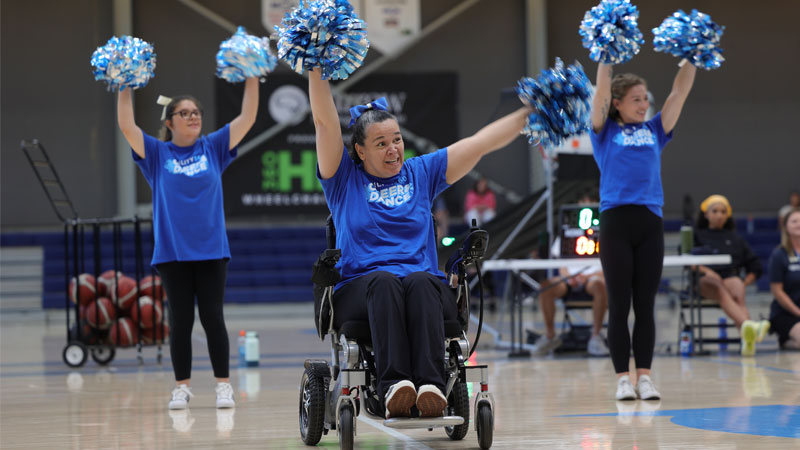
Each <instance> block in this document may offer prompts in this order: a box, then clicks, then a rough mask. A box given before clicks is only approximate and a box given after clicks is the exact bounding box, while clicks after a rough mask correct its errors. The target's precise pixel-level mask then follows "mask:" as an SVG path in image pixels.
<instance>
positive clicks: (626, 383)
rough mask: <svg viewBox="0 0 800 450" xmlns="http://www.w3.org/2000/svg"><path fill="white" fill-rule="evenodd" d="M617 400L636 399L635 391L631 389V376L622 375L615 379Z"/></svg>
mask: <svg viewBox="0 0 800 450" xmlns="http://www.w3.org/2000/svg"><path fill="white" fill-rule="evenodd" d="M616 398H617V400H636V391H634V390H633V385H632V384H631V377H630V376H628V375H623V376H621V377H619V378H618V379H617V395H616Z"/></svg>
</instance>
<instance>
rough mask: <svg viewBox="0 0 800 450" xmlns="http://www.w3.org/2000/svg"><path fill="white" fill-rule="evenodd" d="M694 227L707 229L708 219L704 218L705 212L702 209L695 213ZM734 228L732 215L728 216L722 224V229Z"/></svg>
mask: <svg viewBox="0 0 800 450" xmlns="http://www.w3.org/2000/svg"><path fill="white" fill-rule="evenodd" d="M694 227H695V228H696V229H698V230H707V229H708V219H706V214H705V213H704V212H703V211H700V213H699V214H698V215H697V223H695V225H694ZM734 228H735V226H734V224H733V217H731V216H729V217H728V220H726V221H725V223H724V224H723V225H722V229H723V230H733V229H734Z"/></svg>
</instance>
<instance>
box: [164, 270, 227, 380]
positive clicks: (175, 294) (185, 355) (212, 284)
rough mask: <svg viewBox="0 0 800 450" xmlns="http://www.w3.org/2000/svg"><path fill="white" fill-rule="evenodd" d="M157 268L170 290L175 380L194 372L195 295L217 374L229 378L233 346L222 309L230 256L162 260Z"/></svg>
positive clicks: (171, 344)
mask: <svg viewBox="0 0 800 450" xmlns="http://www.w3.org/2000/svg"><path fill="white" fill-rule="evenodd" d="M156 268H157V269H158V273H159V274H160V275H161V281H162V283H163V285H164V290H165V291H166V294H167V307H168V310H169V326H170V333H169V354H170V357H171V358H172V370H173V371H174V372H175V380H186V379H189V378H191V375H192V328H193V327H194V299H195V297H197V309H198V311H199V312H200V324H202V325H203V329H204V330H205V332H206V339H207V345H208V354H209V356H210V358H211V367H212V368H213V369H214V377H216V378H228V376H229V375H228V365H229V360H228V359H229V358H230V347H229V346H228V345H229V344H228V330H227V329H226V328H225V317H224V316H223V313H222V300H223V297H224V294H225V279H226V277H227V273H228V260H227V259H214V260H208V261H176V262H168V263H163V264H158V265H157V266H156Z"/></svg>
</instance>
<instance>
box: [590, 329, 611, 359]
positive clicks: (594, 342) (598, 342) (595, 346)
mask: <svg viewBox="0 0 800 450" xmlns="http://www.w3.org/2000/svg"><path fill="white" fill-rule="evenodd" d="M586 351H587V352H589V354H590V355H592V356H607V355H608V346H607V345H606V340H605V339H603V336H602V335H599V334H594V335H592V337H591V339H589V343H588V344H587V345H586Z"/></svg>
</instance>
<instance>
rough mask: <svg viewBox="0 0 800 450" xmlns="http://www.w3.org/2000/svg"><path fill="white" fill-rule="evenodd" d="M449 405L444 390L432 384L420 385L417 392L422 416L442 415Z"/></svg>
mask: <svg viewBox="0 0 800 450" xmlns="http://www.w3.org/2000/svg"><path fill="white" fill-rule="evenodd" d="M446 407H447V399H446V398H444V395H442V391H440V390H439V388H438V387H436V386H434V385H432V384H425V385H422V386H420V387H419V391H418V392H417V409H418V410H419V416H420V417H442V416H444V409H445V408H446Z"/></svg>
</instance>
